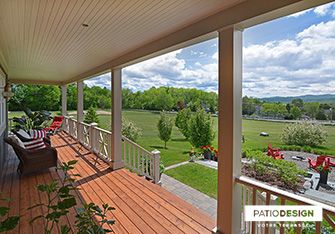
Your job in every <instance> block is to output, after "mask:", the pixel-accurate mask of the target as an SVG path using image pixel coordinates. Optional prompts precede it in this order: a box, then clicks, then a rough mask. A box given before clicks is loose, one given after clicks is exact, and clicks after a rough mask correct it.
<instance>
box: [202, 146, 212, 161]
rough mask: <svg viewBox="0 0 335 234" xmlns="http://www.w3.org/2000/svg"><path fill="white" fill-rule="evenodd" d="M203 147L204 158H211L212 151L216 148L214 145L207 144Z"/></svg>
mask: <svg viewBox="0 0 335 234" xmlns="http://www.w3.org/2000/svg"><path fill="white" fill-rule="evenodd" d="M201 149H202V150H203V151H204V159H211V157H212V151H213V150H214V147H211V146H210V145H206V146H201Z"/></svg>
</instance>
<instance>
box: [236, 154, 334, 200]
mask: <svg viewBox="0 0 335 234" xmlns="http://www.w3.org/2000/svg"><path fill="white" fill-rule="evenodd" d="M282 153H283V154H284V158H285V160H286V161H291V162H294V163H296V165H297V168H298V169H302V170H307V171H308V172H314V173H318V172H317V171H316V170H314V169H313V168H309V163H308V161H299V160H295V159H294V158H292V157H294V156H295V157H297V156H298V157H304V158H305V159H307V157H309V158H311V159H312V160H316V158H317V156H318V155H316V154H312V153H305V152H300V151H282ZM331 161H333V162H335V159H331ZM242 175H244V176H248V177H251V178H254V179H256V180H259V181H263V182H266V183H269V184H271V185H275V186H278V187H281V188H285V189H288V190H292V191H294V192H300V190H301V187H302V186H303V184H304V182H305V180H304V179H303V178H302V179H301V180H300V182H299V184H300V185H299V186H291V187H290V186H287V185H285V184H284V183H283V182H280V181H278V180H277V179H276V178H277V177H276V176H275V175H272V174H270V173H269V172H267V173H265V174H264V175H262V176H257V175H255V172H254V171H253V170H252V169H251V168H250V166H249V165H247V164H243V165H242ZM329 182H332V183H335V167H333V172H332V173H329V174H328V183H329ZM319 191H321V192H326V193H331V194H335V190H329V189H324V188H322V187H320V188H319Z"/></svg>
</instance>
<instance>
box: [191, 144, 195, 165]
mask: <svg viewBox="0 0 335 234" xmlns="http://www.w3.org/2000/svg"><path fill="white" fill-rule="evenodd" d="M195 156H196V154H195V152H194V147H192V149H191V152H190V162H194V161H195Z"/></svg>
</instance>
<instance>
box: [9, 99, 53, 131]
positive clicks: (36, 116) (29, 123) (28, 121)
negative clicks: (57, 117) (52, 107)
mask: <svg viewBox="0 0 335 234" xmlns="http://www.w3.org/2000/svg"><path fill="white" fill-rule="evenodd" d="M10 103H11V104H12V105H15V106H18V107H19V108H20V109H21V110H22V111H24V113H25V114H26V115H27V117H28V118H23V117H21V118H17V117H14V118H13V121H14V122H15V123H17V124H18V125H17V126H18V127H20V128H24V129H43V127H42V126H41V125H42V124H43V123H44V122H46V121H49V120H51V119H52V117H51V116H50V115H51V112H49V111H45V110H41V111H36V112H35V113H33V112H32V111H31V110H30V109H29V108H28V107H27V106H25V105H23V104H22V103H20V102H18V101H15V100H10Z"/></svg>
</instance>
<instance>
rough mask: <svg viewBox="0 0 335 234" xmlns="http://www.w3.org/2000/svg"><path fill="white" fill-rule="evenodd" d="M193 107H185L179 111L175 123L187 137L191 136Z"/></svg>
mask: <svg viewBox="0 0 335 234" xmlns="http://www.w3.org/2000/svg"><path fill="white" fill-rule="evenodd" d="M191 115H192V112H191V109H189V108H184V109H182V110H181V111H179V112H178V114H177V117H176V119H175V125H176V127H177V128H178V129H179V130H180V132H181V133H182V134H183V135H184V137H185V138H186V139H189V137H190V129H189V128H190V119H191Z"/></svg>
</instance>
